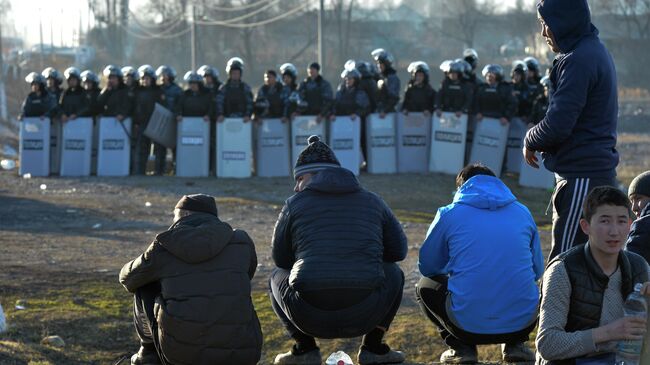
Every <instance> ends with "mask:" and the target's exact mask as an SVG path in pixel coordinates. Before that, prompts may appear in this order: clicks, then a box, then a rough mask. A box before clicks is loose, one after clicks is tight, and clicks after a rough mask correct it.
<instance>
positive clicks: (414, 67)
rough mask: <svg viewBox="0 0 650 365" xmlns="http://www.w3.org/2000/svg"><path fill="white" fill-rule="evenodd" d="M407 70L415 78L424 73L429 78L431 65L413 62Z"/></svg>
mask: <svg viewBox="0 0 650 365" xmlns="http://www.w3.org/2000/svg"><path fill="white" fill-rule="evenodd" d="M406 70H407V71H408V73H410V74H411V77H415V74H416V73H418V72H422V73H424V76H429V65H427V63H426V62H424V61H415V62H411V64H410V65H409V67H408V68H407V69H406Z"/></svg>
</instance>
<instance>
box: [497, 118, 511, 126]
mask: <svg viewBox="0 0 650 365" xmlns="http://www.w3.org/2000/svg"><path fill="white" fill-rule="evenodd" d="M499 122H500V123H501V125H508V123H509V122H508V119H506V118H503V117H502V118H499Z"/></svg>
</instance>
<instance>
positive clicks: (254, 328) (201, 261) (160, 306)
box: [120, 194, 262, 365]
mask: <svg viewBox="0 0 650 365" xmlns="http://www.w3.org/2000/svg"><path fill="white" fill-rule="evenodd" d="M256 268H257V256H256V254H255V246H254V244H253V241H252V240H251V239H250V237H249V236H248V234H246V232H244V231H242V230H237V229H232V227H230V225H228V224H227V223H224V222H222V221H221V220H219V218H218V215H217V206H216V204H215V201H214V198H212V197H211V196H209V195H203V194H196V195H186V196H183V198H181V200H180V201H179V202H178V204H176V208H175V209H174V223H173V224H172V226H171V227H169V229H168V230H167V231H165V232H163V233H160V234H158V235H157V236H156V238H155V239H154V241H153V243H151V245H149V247H148V248H147V250H146V251H145V252H144V253H143V254H142V255H140V256H139V257H137V258H136V259H135V260H133V261H131V262H129V263H128V264H126V265H124V267H123V268H122V271H121V272H120V283H122V285H124V287H125V288H126V289H127V290H128V291H129V292H131V293H134V294H135V295H134V298H135V300H134V305H133V306H134V310H133V319H134V324H135V329H136V332H137V333H138V337H139V338H140V345H141V346H140V350H139V351H138V353H137V354H134V355H133V357H132V358H131V364H132V365H145V364H147V365H148V364H151V365H154V364H170V365H171V364H193V365H194V364H197V365H198V364H206V365H207V364H242V365H252V364H256V363H257V362H258V361H259V359H260V355H261V349H262V330H261V328H260V323H259V320H258V318H257V314H256V313H255V309H254V308H253V303H252V301H251V296H250V295H251V285H250V280H251V279H252V278H253V275H254V274H255V269H256Z"/></svg>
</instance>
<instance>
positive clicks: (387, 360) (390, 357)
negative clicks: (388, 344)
mask: <svg viewBox="0 0 650 365" xmlns="http://www.w3.org/2000/svg"><path fill="white" fill-rule="evenodd" d="M404 360H406V356H404V353H403V352H401V351H393V350H389V351H388V352H387V353H385V354H383V355H380V354H375V353H374V352H370V351H368V350H366V349H365V348H364V347H363V346H361V348H360V349H359V354H358V355H357V362H358V363H359V365H380V364H401V363H403V362H404Z"/></svg>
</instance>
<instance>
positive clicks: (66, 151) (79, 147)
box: [61, 117, 93, 176]
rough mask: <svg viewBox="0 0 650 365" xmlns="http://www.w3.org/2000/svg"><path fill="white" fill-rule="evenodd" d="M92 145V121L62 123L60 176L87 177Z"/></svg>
mask: <svg viewBox="0 0 650 365" xmlns="http://www.w3.org/2000/svg"><path fill="white" fill-rule="evenodd" d="M92 144H93V119H92V118H90V117H87V118H76V119H74V120H69V121H67V122H65V123H63V143H62V149H63V151H62V152H61V176H89V175H90V163H91V155H92Z"/></svg>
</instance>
